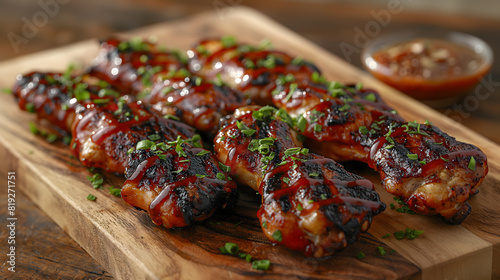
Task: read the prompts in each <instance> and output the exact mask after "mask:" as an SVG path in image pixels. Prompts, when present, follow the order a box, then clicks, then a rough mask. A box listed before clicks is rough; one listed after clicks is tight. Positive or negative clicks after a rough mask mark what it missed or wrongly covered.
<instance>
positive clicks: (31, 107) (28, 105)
mask: <svg viewBox="0 0 500 280" xmlns="http://www.w3.org/2000/svg"><path fill="white" fill-rule="evenodd" d="M25 108H26V111H28V112H30V113H34V112H35V104H34V103H31V102H30V103H26V107H25Z"/></svg>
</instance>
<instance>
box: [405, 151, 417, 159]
mask: <svg viewBox="0 0 500 280" xmlns="http://www.w3.org/2000/svg"><path fill="white" fill-rule="evenodd" d="M407 156H408V158H409V159H411V160H418V155H417V154H412V153H408V154H407Z"/></svg>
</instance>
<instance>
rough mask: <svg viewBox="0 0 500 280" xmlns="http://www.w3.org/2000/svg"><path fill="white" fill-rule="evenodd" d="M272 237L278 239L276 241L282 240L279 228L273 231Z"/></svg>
mask: <svg viewBox="0 0 500 280" xmlns="http://www.w3.org/2000/svg"><path fill="white" fill-rule="evenodd" d="M273 239H274V240H276V241H278V242H281V241H282V240H283V235H282V234H281V231H280V230H279V229H277V230H276V231H275V232H274V233H273Z"/></svg>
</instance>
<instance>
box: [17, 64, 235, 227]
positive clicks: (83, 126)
mask: <svg viewBox="0 0 500 280" xmlns="http://www.w3.org/2000/svg"><path fill="white" fill-rule="evenodd" d="M99 84H100V85H99ZM104 85H107V83H102V81H100V82H96V79H95V77H91V76H88V75H84V76H79V77H71V76H70V75H66V74H60V73H30V74H28V75H26V76H20V77H19V78H18V81H17V83H16V85H15V86H14V89H13V92H14V96H15V98H16V100H17V102H18V103H19V106H20V108H21V109H23V110H27V111H30V112H34V113H37V116H38V117H39V118H41V119H46V120H48V121H49V122H51V123H52V124H54V125H55V126H56V127H58V128H60V130H62V131H63V132H72V135H73V137H72V138H73V139H72V144H71V145H70V147H71V149H72V151H73V153H74V154H75V155H76V156H77V157H78V158H79V159H80V161H81V162H82V163H83V164H84V165H85V166H88V167H98V168H101V169H103V170H106V171H109V172H116V173H120V174H124V173H125V168H127V169H126V171H127V172H126V175H127V178H128V180H127V182H126V183H125V186H124V187H123V188H122V198H123V199H124V200H125V202H127V203H129V204H130V205H132V206H135V207H138V208H141V209H144V210H146V211H148V212H149V213H150V216H151V218H152V220H153V222H155V223H156V224H163V225H164V226H165V227H167V228H170V227H182V226H187V225H189V224H192V223H193V222H195V221H201V220H204V219H206V218H208V217H210V216H211V215H212V214H213V212H214V211H215V210H216V209H219V208H226V207H231V206H233V205H234V203H235V201H236V198H237V190H236V184H235V183H234V182H232V181H231V180H230V178H229V177H228V176H227V172H224V171H223V170H220V168H218V166H217V160H216V158H215V156H214V155H213V154H212V153H211V152H210V151H208V150H205V149H202V148H200V147H201V142H200V137H199V136H198V135H197V134H195V131H194V129H193V128H191V127H189V126H188V125H186V124H183V123H180V122H177V121H174V120H171V119H165V118H161V117H159V116H158V115H157V114H156V113H154V112H153V111H151V110H150V109H149V108H148V107H146V106H144V105H143V104H142V103H141V102H140V101H139V102H138V101H135V99H134V97H132V96H121V97H118V96H119V95H120V94H119V93H118V91H116V90H113V89H111V88H109V87H103V86H104ZM71 128H72V129H71ZM158 141H162V142H160V143H163V144H154V143H156V142H158ZM164 141H167V143H171V144H174V143H173V142H175V145H174V146H173V147H174V148H173V149H171V147H172V146H171V145H170V144H165V143H164ZM168 141H170V142H168ZM136 145H137V151H136V152H133V150H134V148H136ZM156 148H158V149H156ZM129 153H131V155H129V156H128V154H129ZM201 162H203V164H204V165H200V163H201ZM201 167H203V168H201Z"/></svg>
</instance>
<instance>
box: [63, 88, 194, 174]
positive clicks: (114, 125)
mask: <svg viewBox="0 0 500 280" xmlns="http://www.w3.org/2000/svg"><path fill="white" fill-rule="evenodd" d="M76 113H77V117H76V121H75V123H74V124H73V131H72V134H73V140H72V142H71V150H72V151H73V153H74V155H75V156H76V157H77V158H78V159H79V160H80V161H81V162H82V164H83V165H85V166H88V167H96V168H101V169H103V170H105V171H108V172H116V173H120V174H124V173H125V168H126V167H127V157H128V155H127V152H128V151H129V150H130V149H131V148H133V147H135V145H136V144H137V143H138V142H139V141H141V140H145V139H149V138H153V139H156V138H158V139H159V140H162V141H172V140H174V139H176V138H177V136H181V137H182V138H184V139H187V138H193V136H194V135H195V134H196V133H195V131H194V129H193V128H191V127H190V126H188V125H186V124H184V123H181V122H178V121H175V120H170V119H165V118H162V117H160V116H158V115H156V114H155V113H153V112H152V111H151V110H150V109H149V108H148V107H146V106H144V104H142V102H140V101H135V100H134V98H133V97H130V96H124V97H121V98H119V99H118V100H117V101H116V102H106V103H104V104H102V103H96V102H95V100H94V101H93V102H87V103H85V104H84V108H82V109H81V111H77V112H76Z"/></svg>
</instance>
